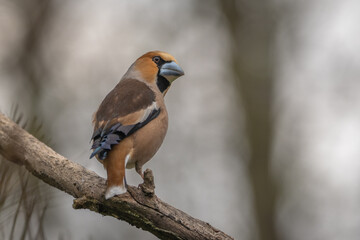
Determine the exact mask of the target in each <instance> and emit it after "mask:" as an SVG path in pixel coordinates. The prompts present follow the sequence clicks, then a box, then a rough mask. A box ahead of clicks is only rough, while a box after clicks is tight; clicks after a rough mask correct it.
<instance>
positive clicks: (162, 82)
mask: <svg viewBox="0 0 360 240" xmlns="http://www.w3.org/2000/svg"><path fill="white" fill-rule="evenodd" d="M156 85H157V86H158V88H159V90H160V92H162V93H163V92H164V91H165V90H166V89H168V88H169V86H170V82H169V81H168V80H167V79H166V78H164V77H163V76H160V75H158V76H157V80H156Z"/></svg>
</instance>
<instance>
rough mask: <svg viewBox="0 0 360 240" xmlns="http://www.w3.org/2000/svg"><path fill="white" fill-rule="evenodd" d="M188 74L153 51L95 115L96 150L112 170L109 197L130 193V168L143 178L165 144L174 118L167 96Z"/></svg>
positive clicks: (167, 56)
mask: <svg viewBox="0 0 360 240" xmlns="http://www.w3.org/2000/svg"><path fill="white" fill-rule="evenodd" d="M182 75H184V71H183V70H182V69H181V67H180V66H179V65H178V64H177V62H176V60H175V58H174V57H173V56H171V55H170V54H168V53H165V52H160V51H153V52H148V53H146V54H144V55H143V56H141V57H140V58H138V59H137V60H136V61H135V62H134V63H133V64H132V65H131V66H130V68H129V70H128V71H127V72H126V73H125V75H124V76H123V77H122V79H121V80H120V82H119V83H118V84H117V85H116V86H115V88H114V89H113V90H111V92H110V93H109V94H108V95H107V96H106V97H105V99H104V100H103V101H102V103H101V104H100V106H99V109H98V110H97V111H96V112H95V114H94V119H93V124H94V133H93V135H92V138H91V139H92V141H93V144H92V147H91V149H92V150H93V152H92V154H91V156H90V158H92V157H94V156H95V157H96V158H97V159H98V160H99V161H100V162H101V163H102V164H103V165H104V167H105V169H106V171H107V189H106V193H105V198H106V199H108V198H111V197H113V196H115V195H119V194H122V193H125V192H126V179H125V168H134V167H135V169H136V172H137V173H138V174H140V176H141V177H142V178H144V176H143V172H142V166H143V165H144V164H145V163H146V162H147V161H149V160H150V159H151V158H152V157H153V156H154V154H155V153H156V152H157V150H158V149H159V147H160V145H161V144H162V142H163V140H164V137H165V134H166V131H167V127H168V114H167V111H166V107H165V104H164V96H165V94H166V92H167V91H168V89H169V87H170V85H171V83H172V82H173V81H174V80H175V79H176V78H178V77H180V76H182Z"/></svg>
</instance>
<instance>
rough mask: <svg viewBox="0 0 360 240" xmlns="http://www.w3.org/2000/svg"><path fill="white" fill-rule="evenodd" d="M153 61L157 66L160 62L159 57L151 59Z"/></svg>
mask: <svg viewBox="0 0 360 240" xmlns="http://www.w3.org/2000/svg"><path fill="white" fill-rule="evenodd" d="M153 61H154V62H155V63H156V64H158V63H159V62H160V57H158V56H156V57H153Z"/></svg>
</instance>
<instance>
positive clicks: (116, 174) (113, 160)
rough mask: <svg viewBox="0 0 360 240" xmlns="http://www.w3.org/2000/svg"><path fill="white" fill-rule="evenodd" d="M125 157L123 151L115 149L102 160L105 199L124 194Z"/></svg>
mask: <svg viewBox="0 0 360 240" xmlns="http://www.w3.org/2000/svg"><path fill="white" fill-rule="evenodd" d="M126 157H127V155H126V153H125V152H124V151H121V150H117V149H116V148H115V149H113V150H112V151H110V152H109V155H108V157H107V158H106V159H105V160H104V167H105V168H106V171H107V188H106V192H105V198H106V199H109V198H111V197H113V196H116V195H119V194H123V193H125V192H126V180H125V159H126Z"/></svg>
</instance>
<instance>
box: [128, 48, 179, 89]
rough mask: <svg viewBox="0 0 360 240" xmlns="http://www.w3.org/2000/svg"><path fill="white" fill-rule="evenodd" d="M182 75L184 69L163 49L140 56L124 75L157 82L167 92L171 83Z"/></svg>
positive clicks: (153, 82)
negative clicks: (162, 50)
mask: <svg viewBox="0 0 360 240" xmlns="http://www.w3.org/2000/svg"><path fill="white" fill-rule="evenodd" d="M182 75H184V71H183V70H182V69H181V67H180V66H179V65H178V64H177V61H176V59H175V58H174V57H173V56H171V55H170V54H168V53H165V52H161V51H152V52H148V53H145V54H144V55H142V56H141V57H139V58H138V59H137V60H136V61H135V62H134V63H133V64H132V65H131V67H130V68H129V70H128V71H127V73H126V74H125V76H124V77H126V78H135V79H138V80H141V81H143V82H146V83H148V84H156V85H157V86H158V88H159V90H160V91H161V92H162V93H164V94H165V93H166V91H167V90H168V88H169V87H170V85H171V83H172V82H173V81H174V80H175V79H177V78H178V77H180V76H182Z"/></svg>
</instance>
